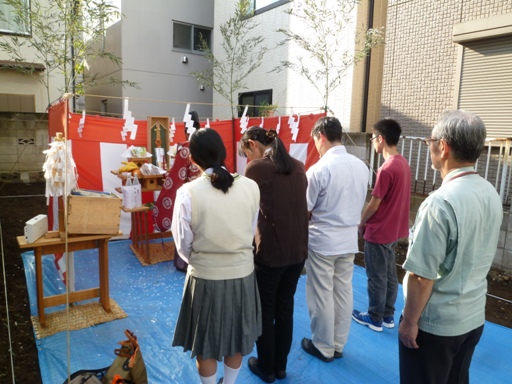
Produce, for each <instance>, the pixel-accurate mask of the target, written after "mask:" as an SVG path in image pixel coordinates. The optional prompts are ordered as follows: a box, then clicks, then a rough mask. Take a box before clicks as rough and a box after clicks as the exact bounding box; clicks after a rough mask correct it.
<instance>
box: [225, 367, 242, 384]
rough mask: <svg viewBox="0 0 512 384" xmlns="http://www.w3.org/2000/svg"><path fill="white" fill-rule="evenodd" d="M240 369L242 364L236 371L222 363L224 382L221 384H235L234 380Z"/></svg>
mask: <svg viewBox="0 0 512 384" xmlns="http://www.w3.org/2000/svg"><path fill="white" fill-rule="evenodd" d="M240 368H242V364H240V366H239V367H238V368H237V369H233V368H230V367H228V366H227V365H226V363H224V381H223V382H222V384H235V381H236V378H237V377H238V372H240Z"/></svg>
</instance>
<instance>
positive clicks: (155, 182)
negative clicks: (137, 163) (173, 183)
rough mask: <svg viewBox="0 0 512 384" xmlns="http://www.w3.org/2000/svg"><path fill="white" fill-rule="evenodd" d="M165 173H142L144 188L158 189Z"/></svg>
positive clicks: (141, 181)
mask: <svg viewBox="0 0 512 384" xmlns="http://www.w3.org/2000/svg"><path fill="white" fill-rule="evenodd" d="M163 177H164V176H163V175H142V180H140V183H141V184H142V188H146V189H158V187H159V186H161V183H162V181H163Z"/></svg>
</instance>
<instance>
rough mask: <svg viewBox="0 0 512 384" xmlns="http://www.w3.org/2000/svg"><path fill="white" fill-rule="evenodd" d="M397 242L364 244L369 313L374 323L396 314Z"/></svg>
mask: <svg viewBox="0 0 512 384" xmlns="http://www.w3.org/2000/svg"><path fill="white" fill-rule="evenodd" d="M395 247H396V241H395V242H393V243H388V244H376V243H372V242H369V241H366V240H365V242H364V264H365V266H366V276H367V277H368V301H369V303H368V313H369V314H370V316H371V318H372V319H373V320H374V321H377V322H379V321H382V318H383V317H387V316H393V315H394V314H395V302H396V296H397V293H398V277H397V275H396V257H395Z"/></svg>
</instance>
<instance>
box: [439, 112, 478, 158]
mask: <svg viewBox="0 0 512 384" xmlns="http://www.w3.org/2000/svg"><path fill="white" fill-rule="evenodd" d="M485 136H486V132H485V125H484V122H483V121H482V119H480V118H479V117H478V116H477V115H475V114H474V113H472V112H469V111H464V110H462V109H459V110H453V111H448V112H445V113H443V114H442V115H441V117H440V119H439V121H438V122H437V124H436V125H435V126H434V129H433V130H432V137H433V138H436V139H443V140H444V141H446V142H447V143H448V145H449V146H450V147H451V149H452V152H453V157H454V158H455V160H458V161H461V162H471V163H475V162H476V161H477V159H478V157H480V154H481V153H482V150H483V148H484V145H485Z"/></svg>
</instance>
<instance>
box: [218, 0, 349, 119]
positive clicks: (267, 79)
mask: <svg viewBox="0 0 512 384" xmlns="http://www.w3.org/2000/svg"><path fill="white" fill-rule="evenodd" d="M235 4H236V0H226V1H216V2H215V28H214V39H213V51H214V54H215V55H216V56H217V55H218V56H219V57H221V56H222V55H223V51H222V48H221V40H220V32H219V26H220V24H222V23H224V22H225V21H226V20H227V19H228V18H229V17H230V16H231V15H232V14H233V10H234V7H235ZM291 4H292V3H286V4H284V5H282V6H279V7H276V8H273V9H271V10H269V11H266V12H264V13H261V14H259V15H255V16H254V20H255V21H256V22H257V23H258V24H259V26H258V27H257V28H256V29H255V30H254V31H253V32H254V33H255V34H256V35H263V36H264V37H265V43H264V44H265V45H266V46H267V47H269V48H270V47H275V46H276V45H277V43H278V42H280V41H282V40H283V39H284V37H285V36H284V35H283V34H281V33H277V32H276V30H277V29H278V28H281V27H284V28H288V27H289V28H291V29H297V30H304V28H305V27H304V25H303V24H302V22H301V21H300V20H298V19H296V18H293V17H290V15H288V14H286V13H285V10H286V9H288V8H289V7H290V5H291ZM355 18H356V13H355V12H354V18H353V20H354V24H355ZM352 27H353V26H352ZM353 45H354V32H353V31H350V30H349V31H347V37H346V39H345V46H344V47H339V51H340V52H343V51H345V50H351V49H353ZM298 56H304V57H306V56H307V55H306V53H305V52H304V51H302V50H300V49H298V48H297V47H295V46H293V45H292V44H287V45H284V46H281V47H278V48H273V49H271V50H270V51H269V52H268V53H267V54H266V56H265V58H264V61H263V64H262V65H261V67H260V68H258V69H257V70H255V71H254V72H253V73H252V74H250V75H249V78H248V79H247V81H246V85H247V89H243V90H240V91H239V93H242V92H250V91H259V90H265V89H272V90H273V94H272V99H273V100H272V101H273V103H277V104H278V105H279V108H278V110H277V114H278V115H287V114H290V113H303V114H304V113H310V112H318V111H319V110H320V108H321V107H322V105H323V101H322V97H321V95H320V94H319V93H318V91H317V90H316V89H315V88H314V87H313V86H312V85H311V84H310V83H309V82H308V80H306V79H305V78H303V77H302V76H300V75H299V74H298V73H296V72H294V71H292V70H284V71H282V72H279V73H277V72H271V71H272V70H273V69H274V68H275V67H276V66H277V65H278V64H279V63H280V62H281V61H283V60H290V61H295V59H296V58H297V57H298ZM311 65H313V63H312V64H311ZM352 79H353V78H352V69H349V70H348V71H347V72H346V76H345V78H344V81H343V83H342V85H341V86H340V87H339V88H338V89H337V90H336V92H334V93H333V94H332V95H331V97H330V102H329V107H330V109H332V110H333V112H334V114H335V116H337V117H338V118H339V119H340V120H341V122H342V125H343V126H344V127H348V126H349V121H350V106H351V97H352V96H351V92H352ZM235 96H236V97H235V101H236V102H237V101H238V92H237V93H236V95H235ZM213 103H214V107H213V114H214V116H220V117H221V118H230V117H231V112H230V107H229V105H228V101H227V100H226V99H224V98H222V97H221V96H220V95H218V94H217V93H216V92H214V95H213Z"/></svg>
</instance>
